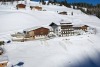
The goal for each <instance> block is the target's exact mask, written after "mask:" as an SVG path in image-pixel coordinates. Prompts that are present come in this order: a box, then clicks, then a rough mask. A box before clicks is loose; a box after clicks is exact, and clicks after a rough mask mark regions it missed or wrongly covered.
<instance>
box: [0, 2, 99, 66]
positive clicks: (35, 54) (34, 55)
mask: <svg viewBox="0 0 100 67" xmlns="http://www.w3.org/2000/svg"><path fill="white" fill-rule="evenodd" d="M30 5H33V6H34V5H39V6H42V7H43V9H45V10H46V11H31V10H29V9H26V10H16V9H14V8H15V4H14V5H8V6H3V5H2V6H0V23H1V24H0V39H1V40H2V39H5V40H7V39H8V40H9V39H11V37H10V34H11V33H15V32H17V31H22V30H23V29H26V28H30V27H34V26H42V25H49V24H50V23H51V22H55V23H60V21H61V20H62V19H63V20H65V21H69V22H72V23H73V24H85V25H89V26H91V27H93V28H96V34H87V35H80V36H71V37H57V38H54V39H50V40H34V41H26V42H11V43H9V44H5V46H4V48H5V49H6V54H7V55H8V58H9V63H8V67H11V65H12V64H13V65H16V64H17V63H18V62H20V61H22V62H24V65H23V67H72V66H74V67H75V66H77V67H78V65H80V64H82V63H83V62H84V61H87V62H88V59H90V60H91V61H92V62H93V63H94V64H96V65H97V66H100V65H99V64H98V62H99V61H100V60H99V59H100V57H99V52H100V45H99V43H100V27H99V26H100V19H98V18H97V17H95V16H90V15H86V14H84V13H82V12H81V11H80V10H74V9H72V8H67V7H64V6H57V5H41V4H39V3H38V2H31V3H30ZM57 11H58V12H61V11H67V12H68V15H59V14H58V13H57ZM71 12H73V15H71ZM15 67H18V66H15ZM85 67H86V66H85ZM90 67H91V66H90Z"/></svg>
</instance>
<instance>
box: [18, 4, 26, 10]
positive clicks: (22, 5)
mask: <svg viewBox="0 0 100 67" xmlns="http://www.w3.org/2000/svg"><path fill="white" fill-rule="evenodd" d="M16 8H17V9H25V8H26V5H25V4H17V5H16Z"/></svg>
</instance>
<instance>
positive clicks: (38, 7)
mask: <svg viewBox="0 0 100 67" xmlns="http://www.w3.org/2000/svg"><path fill="white" fill-rule="evenodd" d="M30 8H31V10H38V11H41V10H42V7H40V6H30Z"/></svg>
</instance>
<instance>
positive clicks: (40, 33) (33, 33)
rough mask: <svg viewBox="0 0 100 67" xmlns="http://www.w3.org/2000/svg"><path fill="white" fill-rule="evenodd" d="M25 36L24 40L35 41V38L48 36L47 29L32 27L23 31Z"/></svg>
mask: <svg viewBox="0 0 100 67" xmlns="http://www.w3.org/2000/svg"><path fill="white" fill-rule="evenodd" d="M23 32H24V34H25V38H30V39H36V38H42V37H43V38H44V37H45V36H47V35H48V34H49V29H48V28H45V27H33V28H29V29H26V30H24V31H23Z"/></svg>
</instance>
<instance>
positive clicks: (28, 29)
mask: <svg viewBox="0 0 100 67" xmlns="http://www.w3.org/2000/svg"><path fill="white" fill-rule="evenodd" d="M38 28H48V29H50V27H49V26H48V27H47V26H35V27H31V28H27V29H24V31H32V30H36V29H38Z"/></svg>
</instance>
